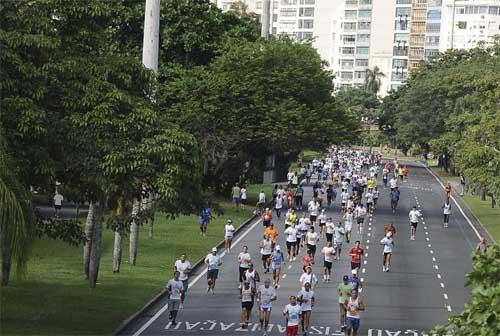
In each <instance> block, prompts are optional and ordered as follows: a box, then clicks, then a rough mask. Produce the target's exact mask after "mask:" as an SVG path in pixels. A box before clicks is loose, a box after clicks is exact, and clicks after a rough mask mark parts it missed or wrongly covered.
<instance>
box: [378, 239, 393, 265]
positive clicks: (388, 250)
mask: <svg viewBox="0 0 500 336" xmlns="http://www.w3.org/2000/svg"><path fill="white" fill-rule="evenodd" d="M380 244H381V245H384V258H383V259H382V272H389V266H390V265H391V255H392V249H393V248H394V240H393V239H392V232H390V231H389V232H387V233H386V234H385V237H384V238H382V240H381V241H380Z"/></svg>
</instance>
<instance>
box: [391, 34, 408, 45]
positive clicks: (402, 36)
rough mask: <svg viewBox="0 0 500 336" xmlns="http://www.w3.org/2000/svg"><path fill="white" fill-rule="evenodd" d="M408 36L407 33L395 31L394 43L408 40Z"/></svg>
mask: <svg viewBox="0 0 500 336" xmlns="http://www.w3.org/2000/svg"><path fill="white" fill-rule="evenodd" d="M409 36H410V35H409V34H407V33H396V34H394V43H398V42H400V43H402V42H403V41H404V42H408V37H409Z"/></svg>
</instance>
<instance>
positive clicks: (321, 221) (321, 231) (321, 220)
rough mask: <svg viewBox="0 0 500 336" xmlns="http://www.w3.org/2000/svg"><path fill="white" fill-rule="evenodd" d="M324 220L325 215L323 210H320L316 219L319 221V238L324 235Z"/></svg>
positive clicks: (325, 218)
mask: <svg viewBox="0 0 500 336" xmlns="http://www.w3.org/2000/svg"><path fill="white" fill-rule="evenodd" d="M326 220H327V217H326V214H325V209H322V210H321V214H320V215H319V217H318V221H319V235H320V237H321V238H323V237H324V236H325V235H324V227H325V225H326Z"/></svg>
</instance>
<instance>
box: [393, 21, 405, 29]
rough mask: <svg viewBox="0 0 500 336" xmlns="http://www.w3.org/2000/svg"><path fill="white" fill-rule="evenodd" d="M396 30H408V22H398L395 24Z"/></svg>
mask: <svg viewBox="0 0 500 336" xmlns="http://www.w3.org/2000/svg"><path fill="white" fill-rule="evenodd" d="M394 29H396V30H408V21H404V20H396V21H395V22H394Z"/></svg>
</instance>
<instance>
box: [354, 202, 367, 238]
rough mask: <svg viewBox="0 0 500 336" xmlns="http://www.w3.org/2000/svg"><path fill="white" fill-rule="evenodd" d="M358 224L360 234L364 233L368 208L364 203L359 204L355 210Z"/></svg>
mask: <svg viewBox="0 0 500 336" xmlns="http://www.w3.org/2000/svg"><path fill="white" fill-rule="evenodd" d="M355 214H356V222H357V224H358V234H362V233H363V224H364V222H365V216H366V208H365V207H364V206H363V204H362V203H359V204H358V206H357V207H356V210H355Z"/></svg>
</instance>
